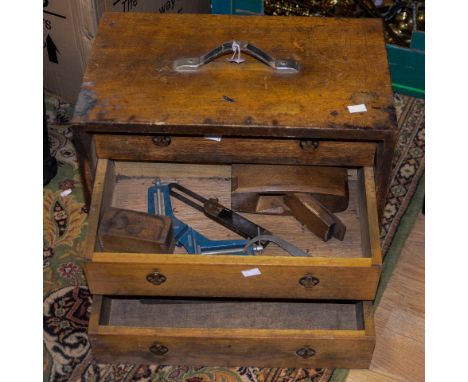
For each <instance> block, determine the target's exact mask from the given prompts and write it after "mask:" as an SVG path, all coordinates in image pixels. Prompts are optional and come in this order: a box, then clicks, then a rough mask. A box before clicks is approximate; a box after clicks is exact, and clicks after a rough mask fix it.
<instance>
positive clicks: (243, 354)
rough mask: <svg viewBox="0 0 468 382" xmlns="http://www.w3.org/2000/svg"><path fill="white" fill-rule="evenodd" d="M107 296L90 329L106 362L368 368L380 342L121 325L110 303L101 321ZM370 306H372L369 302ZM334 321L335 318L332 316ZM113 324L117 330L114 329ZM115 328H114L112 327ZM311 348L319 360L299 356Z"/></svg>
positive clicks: (357, 334) (292, 332) (304, 333)
mask: <svg viewBox="0 0 468 382" xmlns="http://www.w3.org/2000/svg"><path fill="white" fill-rule="evenodd" d="M102 302H103V301H102V296H99V295H97V296H95V297H94V300H93V308H92V313H91V319H90V323H91V325H90V327H89V330H88V333H89V337H90V342H91V346H92V348H93V355H94V356H95V357H96V358H97V359H98V360H99V361H101V362H109V361H111V360H112V362H116V361H119V362H125V363H164V364H181V363H187V364H190V365H204V366H207V365H209V366H220V365H222V366H237V365H249V366H257V367H354V368H366V367H368V365H369V362H370V360H371V357H372V351H373V348H374V344H375V337H374V336H372V335H368V334H367V333H366V330H365V328H364V330H362V329H354V330H352V329H347V330H337V329H335V330H333V329H328V330H314V329H260V328H255V329H249V328H242V327H238V328H232V329H228V328H222V329H220V328H197V327H194V328H174V327H142V326H137V323H138V321H139V320H141V315H136V316H135V317H136V324H135V325H129V324H130V323H129V322H128V320H127V322H126V324H127V325H124V326H119V325H115V323H117V322H118V321H119V319H118V318H116V317H113V315H114V316H115V315H116V314H121V313H122V312H120V313H119V310H118V309H117V310H116V309H112V305H111V304H109V303H107V306H106V307H105V309H103V314H104V316H103V318H101V305H102ZM365 304H368V303H365ZM329 319H330V320H333V319H334V317H333V315H331V316H330V318H329ZM112 322H114V325H113V324H112ZM109 323H110V324H109ZM156 344H158V345H162V346H165V347H166V348H167V353H166V354H164V355H155V354H153V353H152V352H151V351H150V347H151V346H153V345H156ZM304 347H308V348H311V349H313V350H314V351H315V355H314V356H312V357H310V358H307V359H303V358H301V357H299V356H298V355H297V354H296V351H298V350H299V349H301V348H304Z"/></svg>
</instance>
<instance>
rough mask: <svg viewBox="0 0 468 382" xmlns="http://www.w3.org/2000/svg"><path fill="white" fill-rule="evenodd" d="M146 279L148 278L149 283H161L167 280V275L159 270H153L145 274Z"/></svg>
mask: <svg viewBox="0 0 468 382" xmlns="http://www.w3.org/2000/svg"><path fill="white" fill-rule="evenodd" d="M146 280H148V281H149V282H150V283H151V284H154V285H161V284H162V283H163V282H165V281H166V280H167V277H166V276H164V275H163V274H162V273H161V272H159V271H154V272H151V273H149V274H147V275H146Z"/></svg>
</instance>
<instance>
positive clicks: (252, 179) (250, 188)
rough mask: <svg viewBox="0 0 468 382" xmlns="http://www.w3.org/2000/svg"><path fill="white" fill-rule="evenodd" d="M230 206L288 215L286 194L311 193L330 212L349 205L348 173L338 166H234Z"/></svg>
mask: <svg viewBox="0 0 468 382" xmlns="http://www.w3.org/2000/svg"><path fill="white" fill-rule="evenodd" d="M231 190H232V202H231V205H232V209H233V210H235V211H240V212H249V213H262V214H271V215H290V214H291V211H290V209H289V207H288V206H287V205H286V204H285V202H284V200H283V197H284V195H285V194H286V193H291V192H301V193H310V194H312V195H313V196H314V197H315V198H316V199H317V200H318V201H319V202H320V203H322V204H324V205H325V207H326V208H328V209H329V210H330V211H332V212H340V211H344V210H346V208H348V203H349V190H348V172H347V170H346V169H345V168H341V167H321V166H284V165H273V166H268V165H246V164H240V165H233V166H232V184H231Z"/></svg>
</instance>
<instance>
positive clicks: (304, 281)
mask: <svg viewBox="0 0 468 382" xmlns="http://www.w3.org/2000/svg"><path fill="white" fill-rule="evenodd" d="M319 282H320V280H319V279H318V278H317V277H315V276H313V275H310V274H308V275H305V276H303V277H301V278H300V279H299V284H301V285H302V286H303V287H304V288H313V287H314V286H316V285H317V284H318V283H319Z"/></svg>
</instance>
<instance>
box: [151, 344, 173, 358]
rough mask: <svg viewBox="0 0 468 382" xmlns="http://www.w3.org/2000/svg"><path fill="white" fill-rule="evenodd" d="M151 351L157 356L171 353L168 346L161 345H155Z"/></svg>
mask: <svg viewBox="0 0 468 382" xmlns="http://www.w3.org/2000/svg"><path fill="white" fill-rule="evenodd" d="M149 350H150V352H151V353H153V354H155V355H164V354H166V353H167V352H168V351H169V349H168V348H167V346H164V345H161V344H154V345H152V346H150V348H149Z"/></svg>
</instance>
